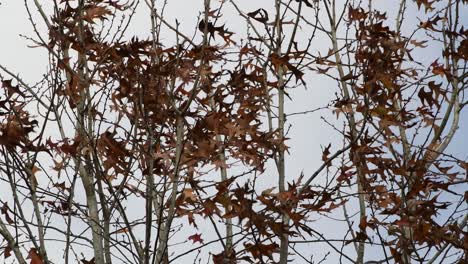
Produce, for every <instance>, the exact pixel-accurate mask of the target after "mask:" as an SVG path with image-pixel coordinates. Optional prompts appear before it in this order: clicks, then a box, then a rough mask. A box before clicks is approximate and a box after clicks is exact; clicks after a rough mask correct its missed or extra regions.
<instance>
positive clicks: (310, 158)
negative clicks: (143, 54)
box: [0, 0, 468, 263]
mask: <svg viewBox="0 0 468 264" xmlns="http://www.w3.org/2000/svg"><path fill="white" fill-rule="evenodd" d="M28 2H30V3H32V1H30V0H28ZM40 2H41V3H42V4H43V6H44V8H45V9H46V10H50V4H48V3H50V2H51V1H50V0H42V1H40ZM213 2H217V1H213ZM237 2H238V4H239V6H240V7H241V8H242V9H243V10H244V11H246V12H251V11H253V10H256V9H257V8H260V7H263V8H265V9H267V10H269V9H271V8H272V7H273V1H267V0H257V1H255V0H239V1H237ZM397 2H398V1H395V0H393V1H392V0H390V1H389V0H386V1H383V0H380V1H375V5H376V6H379V7H380V6H382V5H386V8H387V9H388V10H389V14H390V15H391V14H394V12H395V10H396V6H397V5H396V3H397ZM0 3H2V4H1V5H0V64H1V65H3V66H6V67H7V68H8V69H10V70H11V71H13V72H15V73H18V74H19V75H20V76H21V77H22V78H23V79H24V80H25V81H26V82H27V83H29V84H34V83H35V82H37V81H39V80H40V79H41V78H42V76H43V74H45V73H46V66H47V63H48V58H47V53H46V52H45V50H44V49H42V48H31V47H30V46H33V45H34V44H33V43H32V42H31V41H29V40H27V39H26V38H25V37H24V36H26V37H32V38H36V36H35V34H34V32H33V30H32V26H31V23H30V21H29V20H28V16H27V12H26V9H25V6H24V2H23V1H22V0H0ZM202 4H203V1H202V0H169V5H168V8H167V10H166V18H167V19H168V21H170V22H171V21H172V22H173V21H174V20H175V18H177V20H178V21H179V22H180V28H181V31H182V32H187V33H189V34H191V33H192V32H193V29H194V28H195V26H196V25H197V16H198V15H199V14H200V12H201V10H202ZM31 5H32V4H31ZM411 8H414V6H411ZM225 10H226V14H225V16H224V17H223V18H222V19H221V20H222V23H226V27H227V28H228V29H229V30H231V31H234V32H239V31H242V30H244V28H245V25H244V23H245V22H244V21H240V20H239V18H238V16H237V15H235V12H234V9H233V8H232V7H231V6H229V7H227V8H226V9H225ZM310 14H312V13H310ZM33 15H34V16H35V18H36V19H37V18H38V14H37V12H36V11H35V10H33ZM304 16H307V11H306V13H305V15H304ZM171 18H172V19H171ZM408 19H410V20H415V19H416V17H414V16H413V17H409V18H408ZM37 21H38V25H37V26H38V27H39V29H40V30H42V32H44V31H43V30H44V25H43V24H42V23H41V21H40V20H39V19H37ZM149 33H150V31H149V16H148V11H147V9H146V6H144V5H142V6H141V8H140V9H139V11H138V13H137V16H136V17H135V19H134V21H133V23H132V24H131V27H130V30H129V31H128V32H127V36H128V38H130V37H131V36H133V35H135V36H139V37H141V38H145V37H148V36H149ZM167 34H168V41H170V39H172V37H173V36H172V35H173V33H171V32H170V31H167ZM307 34H308V32H301V36H302V38H303V39H302V40H304V41H305V39H306V37H307V36H308V35H307ZM44 36H46V35H44ZM46 37H47V36H46ZM163 42H164V40H163ZM329 43H330V42H329V40H328V39H327V38H325V37H322V38H318V39H317V40H316V41H315V42H314V46H313V48H312V49H313V50H314V49H315V50H322V51H326V50H327V47H328V45H329ZM428 55H429V56H428V60H433V59H432V58H431V57H430V56H431V55H433V54H428ZM434 56H439V55H434ZM305 80H306V82H307V89H305V88H304V87H300V88H297V89H295V90H294V91H291V92H290V94H291V97H292V98H293V101H290V102H288V103H287V105H286V111H287V112H288V113H294V112H301V111H306V110H310V109H314V108H317V107H321V106H325V105H326V104H327V103H328V102H329V101H330V100H332V99H334V93H335V92H337V91H338V90H337V86H336V83H335V82H334V81H331V80H330V79H328V78H325V77H323V76H318V75H316V74H311V73H307V74H306V77H305ZM465 112H466V111H465ZM465 114H466V113H465ZM322 116H323V117H325V118H326V119H327V120H328V121H330V122H332V123H336V118H335V117H334V116H333V115H332V114H331V113H330V112H329V111H328V110H327V111H322V112H317V113H313V114H308V115H300V116H294V117H291V118H290V119H289V120H288V122H289V124H291V125H292V127H291V129H290V131H289V134H288V138H290V139H289V140H288V143H287V144H288V145H289V147H290V149H289V153H290V155H289V156H288V157H287V160H286V168H287V175H288V177H289V179H294V178H297V176H298V175H299V174H300V173H301V172H304V174H305V175H306V176H307V175H310V174H311V173H313V172H314V171H315V170H316V168H318V167H319V166H320V165H321V155H322V146H326V145H328V144H329V143H332V145H333V146H336V148H335V149H337V148H338V146H340V144H341V142H339V140H340V137H339V135H338V134H337V133H336V132H335V131H333V129H332V128H330V126H328V125H326V124H325V123H324V122H323V121H322V120H321V117H322ZM465 117H466V115H465ZM338 125H340V124H338ZM467 149H468V122H467V120H466V119H463V120H462V121H461V123H460V130H459V133H458V135H457V136H456V137H455V139H454V142H453V144H452V145H451V147H450V148H449V152H452V153H454V154H455V155H456V156H458V157H460V158H467V151H466V150H467ZM270 165H272V164H270ZM269 174H270V175H269ZM272 179H274V180H272ZM263 184H264V185H265V186H268V185H269V184H270V185H271V186H274V185H276V176H275V174H274V170H270V173H267V174H266V175H264V178H263ZM1 188H3V187H0V199H1V200H5V199H9V198H8V197H5V195H6V194H7V193H6V192H2V191H1V190H2V189H1ZM313 218H314V219H318V218H320V216H313ZM317 222H318V223H317V227H318V228H319V230H321V231H322V232H324V233H327V234H330V235H329V236H330V237H331V238H336V239H340V238H342V237H343V234H342V231H344V230H345V227H344V226H343V227H337V226H336V225H329V224H327V223H328V222H327V221H317ZM319 223H320V224H319ZM204 228H205V227H204V226H203V225H200V230H199V231H197V230H195V229H193V230H192V231H193V232H188V233H182V234H178V235H179V236H180V238H181V239H182V240H183V239H184V237H185V238H186V237H188V236H189V235H192V234H193V233H195V232H199V233H202V234H203V238H204V239H205V240H206V241H210V240H211V239H214V238H216V236H215V235H214V234H210V232H209V231H207V230H211V228H207V229H206V230H204ZM184 230H186V229H184ZM204 231H205V232H204ZM335 234H336V235H335ZM210 238H211V239H210ZM186 246H191V245H190V244H185V246H184V248H181V250H186V249H187V248H186ZM194 246H197V245H194ZM313 249H314V250H316V251H317V252H319V254H322V255H323V254H324V253H325V252H327V251H329V250H330V249H329V248H328V247H327V246H326V245H316V244H314V245H313ZM214 253H216V251H215V252H214ZM369 253H370V255H377V256H376V258H379V257H378V256H380V254H379V253H373V252H369ZM56 254H57V256H56V257H57V258H60V256H61V254H62V252H57V253H56ZM332 255H333V254H332ZM192 258H193V255H189V256H187V257H186V258H185V259H181V260H180V262H177V263H185V262H187V261H190V260H192ZM0 261H1V260H0ZM334 261H337V259H336V258H335V259H334V258H329V259H328V261H327V262H326V263H338V262H334ZM57 263H60V261H58V262H57ZM187 263H190V262H187ZM294 263H302V262H300V261H299V260H297V262H294Z"/></svg>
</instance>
